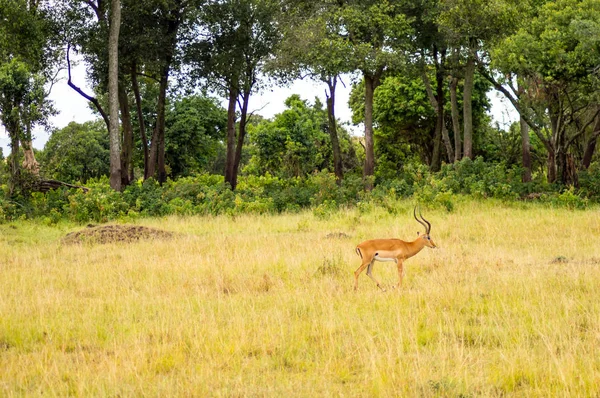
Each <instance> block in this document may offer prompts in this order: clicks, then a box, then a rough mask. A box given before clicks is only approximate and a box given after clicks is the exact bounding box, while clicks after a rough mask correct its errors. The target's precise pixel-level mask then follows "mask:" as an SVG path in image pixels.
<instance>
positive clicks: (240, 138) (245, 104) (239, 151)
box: [231, 91, 250, 190]
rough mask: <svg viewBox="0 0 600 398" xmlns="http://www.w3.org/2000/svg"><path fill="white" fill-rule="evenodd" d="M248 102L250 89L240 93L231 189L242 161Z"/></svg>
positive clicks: (234, 185)
mask: <svg viewBox="0 0 600 398" xmlns="http://www.w3.org/2000/svg"><path fill="white" fill-rule="evenodd" d="M249 102H250V91H246V92H245V93H243V94H242V109H241V113H240V129H239V132H238V136H237V145H236V146H235V159H234V162H233V174H232V177H233V178H232V180H231V181H232V183H231V189H234V190H235V188H236V187H237V178H238V173H239V170H240V163H241V161H242V150H243V148H244V139H245V138H246V124H247V123H248V104H249Z"/></svg>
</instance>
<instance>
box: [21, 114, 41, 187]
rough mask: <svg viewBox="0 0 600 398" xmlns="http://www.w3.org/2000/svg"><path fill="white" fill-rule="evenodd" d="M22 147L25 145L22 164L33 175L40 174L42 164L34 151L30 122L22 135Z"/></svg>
mask: <svg viewBox="0 0 600 398" xmlns="http://www.w3.org/2000/svg"><path fill="white" fill-rule="evenodd" d="M20 141H21V147H23V155H24V157H23V163H22V166H23V168H24V169H25V170H27V171H29V172H30V173H32V174H33V175H36V176H39V175H40V165H39V163H38V162H37V160H36V159H35V154H34V153H33V144H32V139H31V125H30V124H28V125H27V127H26V131H25V134H24V136H23V137H21V140H20Z"/></svg>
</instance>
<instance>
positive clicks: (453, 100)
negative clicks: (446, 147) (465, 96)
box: [450, 76, 462, 162]
mask: <svg viewBox="0 0 600 398" xmlns="http://www.w3.org/2000/svg"><path fill="white" fill-rule="evenodd" d="M457 86H458V77H455V76H452V79H451V80H450V105H451V107H450V108H451V113H452V129H453V130H454V161H455V162H458V161H460V159H461V154H462V140H461V137H460V135H461V131H460V119H459V115H458V97H457V95H456V87H457Z"/></svg>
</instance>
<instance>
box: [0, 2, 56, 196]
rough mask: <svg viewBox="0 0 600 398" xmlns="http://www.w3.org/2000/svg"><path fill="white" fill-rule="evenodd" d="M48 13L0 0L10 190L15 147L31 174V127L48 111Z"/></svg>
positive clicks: (1, 97)
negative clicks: (21, 152) (20, 151)
mask: <svg viewBox="0 0 600 398" xmlns="http://www.w3.org/2000/svg"><path fill="white" fill-rule="evenodd" d="M49 16H50V13H49V10H48V9H46V8H44V7H42V5H41V4H40V2H38V1H33V0H32V1H25V0H0V21H2V23H1V24H0V102H1V104H0V113H1V114H2V115H1V116H0V117H1V119H2V123H3V124H4V126H5V128H6V130H7V132H8V134H9V137H10V141H11V153H12V155H11V160H10V170H11V192H12V191H13V189H14V188H15V184H20V182H19V174H20V165H19V163H18V158H19V146H21V147H22V148H23V153H24V161H23V167H24V168H25V169H27V170H28V171H29V172H30V173H32V174H33V175H34V176H37V172H38V163H37V161H36V159H35V155H34V152H33V147H32V144H31V143H32V129H33V127H34V126H35V125H44V124H46V122H47V120H48V117H49V116H50V115H51V114H52V112H53V109H52V104H51V102H50V101H48V100H47V95H48V93H46V92H45V91H44V85H45V84H47V83H50V82H51V81H52V78H53V76H52V72H53V71H54V66H55V64H54V63H55V61H56V58H55V57H56V51H55V50H54V48H53V47H52V34H53V21H52V20H51V19H50V17H49ZM36 178H37V177H36Z"/></svg>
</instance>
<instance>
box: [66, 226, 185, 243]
mask: <svg viewBox="0 0 600 398" xmlns="http://www.w3.org/2000/svg"><path fill="white" fill-rule="evenodd" d="M173 235H174V234H173V233H172V232H167V231H161V230H159V229H153V228H148V227H142V226H139V225H102V226H98V227H96V226H93V225H91V224H90V225H88V227H87V228H86V229H84V230H81V231H79V232H71V233H69V234H67V235H66V236H65V237H64V238H63V243H66V244H77V243H117V242H124V243H129V242H136V241H139V240H141V239H168V238H171V237H173Z"/></svg>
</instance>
